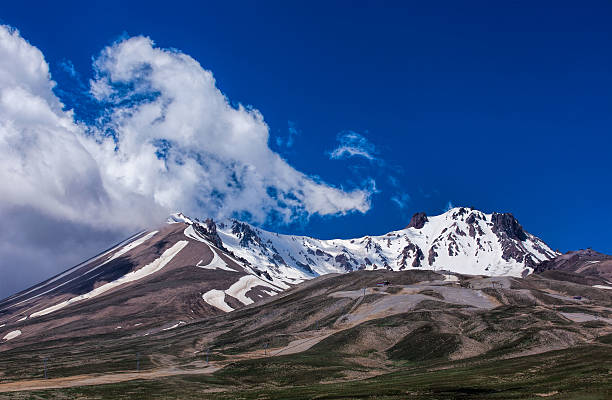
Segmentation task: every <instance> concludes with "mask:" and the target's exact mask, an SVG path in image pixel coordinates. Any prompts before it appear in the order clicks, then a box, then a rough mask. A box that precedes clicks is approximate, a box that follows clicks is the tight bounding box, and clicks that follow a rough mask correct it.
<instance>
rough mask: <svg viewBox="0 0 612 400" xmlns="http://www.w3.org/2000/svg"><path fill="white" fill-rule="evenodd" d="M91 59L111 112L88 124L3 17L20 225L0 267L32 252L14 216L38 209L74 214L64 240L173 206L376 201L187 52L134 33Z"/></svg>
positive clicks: (3, 206) (3, 101)
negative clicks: (328, 174)
mask: <svg viewBox="0 0 612 400" xmlns="http://www.w3.org/2000/svg"><path fill="white" fill-rule="evenodd" d="M94 71H95V78H94V79H93V80H92V81H91V82H90V90H91V95H92V97H93V98H94V99H95V101H96V102H97V104H98V105H99V106H100V107H104V108H105V110H106V112H105V114H104V115H103V117H101V118H100V119H99V121H98V123H97V124H94V125H91V126H88V125H85V124H84V123H77V122H75V118H74V115H73V113H72V112H71V111H65V110H64V106H63V104H62V103H61V102H60V100H59V99H58V98H57V97H56V96H55V94H54V92H53V88H54V86H55V83H54V82H53V81H52V80H51V76H50V73H49V67H48V64H47V63H46V61H45V59H44V56H43V54H42V53H41V52H40V51H39V50H38V49H37V48H36V47H34V46H32V45H30V44H29V43H28V42H27V41H26V40H24V39H23V38H22V37H21V36H20V35H19V33H18V32H17V31H15V30H13V29H11V28H9V27H6V26H0V152H1V153H2V158H1V159H0V190H1V191H2V194H3V195H2V198H1V199H0V217H1V218H3V220H7V219H9V220H10V221H11V224H13V225H15V226H16V227H17V226H19V227H20V228H19V229H21V231H20V235H19V237H20V239H19V240H14V241H13V242H11V238H10V237H9V238H8V239H6V240H7V242H5V243H4V247H3V248H1V249H0V259H2V260H3V261H1V263H2V264H0V267H1V269H2V271H0V273H2V274H3V276H4V273H5V272H6V271H7V270H17V269H16V268H21V267H22V266H21V265H20V264H23V263H24V262H26V261H27V260H26V258H25V256H20V255H19V254H25V252H27V251H35V250H34V249H27V250H26V249H25V248H21V249H20V248H19V247H18V246H26V247H27V246H30V245H31V244H32V243H33V242H32V243H31V242H30V241H29V239H28V237H30V236H33V235H35V234H38V235H40V233H41V232H40V231H39V232H38V233H36V232H34V231H35V230H36V227H35V225H36V224H34V226H32V225H31V224H25V225H21V223H17V222H24V223H25V222H26V221H31V216H33V215H37V216H39V217H40V220H43V219H44V220H45V221H54V222H57V223H58V224H68V225H66V226H65V227H64V228H62V229H63V231H64V233H65V234H66V235H68V236H70V232H78V236H74V235H73V236H72V237H71V238H70V239H65V240H64V242H65V243H72V242H73V241H72V240H73V239H74V243H79V240H81V243H82V241H83V240H86V239H79V238H83V237H85V236H88V237H100V238H102V237H103V238H104V240H101V241H100V243H102V242H104V243H107V242H109V241H111V240H112V238H115V237H116V238H119V237H120V236H121V235H125V234H127V232H130V233H131V232H132V231H133V230H135V229H138V228H140V227H143V226H146V225H147V224H150V223H151V222H152V221H156V220H161V219H162V218H164V217H165V216H166V215H167V214H168V213H169V212H171V211H175V210H181V211H183V212H185V213H188V214H193V215H197V216H213V217H217V218H219V217H226V216H243V217H248V218H249V219H250V220H251V221H253V222H265V221H266V220H267V219H268V218H270V216H271V215H273V216H274V218H275V220H277V221H278V220H280V221H282V222H291V221H293V220H295V219H300V218H304V217H308V216H310V215H313V214H319V215H341V214H345V213H349V212H354V211H357V212H366V211H367V210H368V209H369V207H370V194H371V192H370V190H369V189H368V188H353V189H352V190H345V189H343V188H341V187H335V186H332V185H330V184H328V183H325V182H323V181H321V180H320V179H318V178H315V177H310V176H307V175H305V174H303V173H301V172H299V171H297V170H296V169H294V168H293V167H292V166H291V165H289V164H288V163H287V162H286V161H285V160H283V159H282V158H281V157H280V156H279V155H278V154H277V153H275V152H273V151H272V150H271V149H270V148H269V146H268V140H269V129H268V126H267V125H266V123H265V121H264V118H263V116H262V115H261V114H260V113H259V112H258V111H257V110H255V109H253V108H252V107H246V106H243V105H238V106H232V105H231V104H230V102H229V100H228V99H227V98H226V97H225V96H224V95H223V93H221V92H220V91H219V89H217V87H216V84H215V79H214V77H213V74H212V72H211V71H208V70H206V69H204V68H202V66H201V65H200V64H199V63H198V62H197V61H196V60H194V59H193V58H191V57H190V56H188V55H186V54H184V53H181V52H179V51H176V50H166V49H160V48H157V47H155V45H154V43H153V41H152V40H150V39H149V38H146V37H134V38H128V39H125V40H122V41H120V42H117V43H115V44H113V45H111V46H109V47H107V48H105V49H104V50H103V51H102V52H101V53H100V55H99V56H98V57H97V58H96V60H95V62H94ZM47 225H49V226H51V225H52V224H51V223H50V222H49V223H48V224H47ZM69 227H72V228H73V229H71V228H69ZM15 229H17V228H15ZM84 231H88V232H89V234H88V235H86V234H84V233H83V232H84ZM45 232H48V233H49V236H48V237H47V239H48V240H47V241H46V242H45V241H44V240H38V241H37V243H38V244H39V245H40V243H43V242H44V243H46V246H47V247H46V248H45V249H43V250H44V251H43V250H41V254H40V257H38V258H36V257H34V255H33V254H32V253H30V256H31V257H30V259H29V261H28V262H29V263H32V262H33V260H34V259H37V260H38V261H39V262H40V261H41V260H43V259H45V255H46V254H52V253H53V251H57V250H61V249H65V245H62V246H64V247H61V246H60V245H58V244H57V239H56V238H54V237H53V234H52V229H49V230H45ZM4 233H5V234H6V231H5V232H4ZM9 236H10V235H9ZM11 243H12V244H14V246H13V247H11V249H10V250H9V249H7V246H9V247H10V246H11ZM29 243H30V244H29ZM54 246H55V247H54ZM31 247H33V246H31ZM43 247H44V246H43ZM73 247H74V254H75V255H74V257H75V258H74V259H73V261H74V262H76V261H78V260H79V259H80V258H83V257H84V256H86V255H87V256H89V255H91V253H89V254H82V253H83V252H84V251H85V249H86V250H87V251H88V252H90V251H91V248H89V247H88V246H81V247H79V246H78V245H77V246H73ZM90 247H91V246H90ZM20 250H21V251H20ZM9 253H10V257H9V259H6V258H5V257H3V256H4V255H9ZM32 257H34V258H32ZM68 258H69V259H71V258H70V257H68ZM69 259H66V258H65V257H64V258H62V259H61V262H62V263H68V262H69V261H70V260H69ZM71 260H72V259H71ZM48 263H49V262H48ZM65 267H67V265H55V266H51V267H49V268H50V269H53V268H55V269H62V268H65ZM32 268H33V267H32ZM1 294H2V293H0V295H1ZM4 294H7V293H4Z"/></svg>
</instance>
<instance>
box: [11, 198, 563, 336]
mask: <svg viewBox="0 0 612 400" xmlns="http://www.w3.org/2000/svg"><path fill="white" fill-rule="evenodd" d="M554 256H556V253H555V252H553V251H552V250H551V249H550V248H549V247H548V246H547V245H546V244H545V243H544V242H542V241H541V240H540V239H538V238H537V237H535V236H533V235H531V234H529V233H527V232H525V231H524V230H523V228H522V227H521V225H520V224H519V223H518V221H516V219H515V218H514V217H513V216H512V215H510V214H497V213H493V214H484V213H482V212H480V211H477V210H473V209H468V208H454V209H451V210H449V211H448V212H446V213H444V214H442V215H439V216H434V217H427V216H426V215H425V214H423V213H419V214H416V215H415V216H414V217H413V219H412V221H411V222H410V224H409V225H408V226H407V227H406V228H405V229H401V230H398V231H393V232H390V233H387V234H385V235H382V236H366V237H362V238H357V239H333V240H320V239H314V238H310V237H305V236H291V235H280V234H276V233H271V232H267V231H264V230H261V229H258V228H255V227H253V226H251V225H249V224H247V223H244V222H240V221H236V220H225V221H221V222H219V223H215V222H213V221H212V220H210V219H208V220H205V221H198V220H192V219H190V218H188V217H186V216H184V215H182V214H174V215H172V216H171V217H170V218H169V220H168V223H167V224H166V225H165V226H162V227H160V228H159V229H157V230H154V231H147V232H141V233H139V234H137V235H134V236H133V237H131V238H129V239H128V240H126V241H125V242H122V243H120V244H118V245H117V246H115V247H113V248H112V249H109V250H108V251H106V252H104V253H102V254H100V255H98V256H96V257H94V258H93V259H91V260H87V261H86V262H84V263H82V264H80V265H77V266H76V267H74V268H71V269H69V270H67V271H66V272H64V273H62V274H59V275H57V276H56V277H53V278H51V279H49V280H47V281H45V282H43V283H41V284H39V285H36V286H34V287H32V288H30V289H28V290H25V291H23V292H21V293H18V294H16V295H13V296H11V297H9V298H7V299H4V300H3V301H1V302H0V329H2V330H3V331H4V330H5V329H6V330H7V332H6V334H10V333H11V332H15V333H14V334H13V335H9V336H10V339H4V341H5V342H10V343H14V341H17V340H18V341H27V340H28V338H29V337H35V336H36V335H38V334H39V333H40V332H45V333H46V334H47V335H48V336H49V337H50V338H53V337H56V338H60V337H66V336H74V335H92V334H99V333H106V332H114V331H119V330H123V331H126V330H128V331H129V330H133V329H137V330H142V329H145V328H146V329H148V330H149V332H150V333H154V332H157V331H160V330H164V329H173V328H176V327H178V326H180V325H181V324H185V323H187V322H188V321H190V320H194V319H198V318H202V317H207V316H211V315H217V314H220V313H223V312H229V311H232V310H234V309H236V308H240V307H243V306H245V305H249V304H251V303H253V302H255V301H258V300H261V299H265V298H267V297H270V296H274V295H276V294H278V293H280V292H282V291H283V290H285V289H287V288H290V287H292V286H294V285H296V284H299V283H300V282H303V281H305V280H308V279H311V278H314V277H316V276H319V275H324V274H329V273H346V272H350V271H355V270H360V269H365V270H376V269H379V270H383V271H384V270H395V271H400V270H406V269H411V268H416V269H425V270H450V271H455V272H460V273H464V274H473V275H494V276H498V275H511V276H524V275H527V274H528V273H529V272H531V271H532V267H533V266H534V265H535V264H536V263H538V262H541V261H544V260H548V259H550V258H552V257H554ZM84 316H86V317H87V318H84ZM3 331H0V340H1V339H2V338H4V337H5V334H4V333H3ZM17 331H19V332H20V334H19V335H18V336H15V335H16V332H17Z"/></svg>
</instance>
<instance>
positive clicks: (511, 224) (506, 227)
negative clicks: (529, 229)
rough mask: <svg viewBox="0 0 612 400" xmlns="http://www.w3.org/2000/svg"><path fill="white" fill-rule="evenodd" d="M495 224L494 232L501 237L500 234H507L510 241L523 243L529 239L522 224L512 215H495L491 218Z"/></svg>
mask: <svg viewBox="0 0 612 400" xmlns="http://www.w3.org/2000/svg"><path fill="white" fill-rule="evenodd" d="M491 222H492V223H493V227H492V231H493V232H495V233H496V234H497V236H500V233H501V232H503V233H505V234H506V235H507V236H508V237H509V238H510V239H515V240H520V241H521V242H522V241H523V240H525V239H527V235H526V234H525V231H524V230H523V227H522V226H521V224H519V223H518V221H517V220H516V218H514V216H513V215H512V214H510V213H503V214H498V213H493V215H492V216H491Z"/></svg>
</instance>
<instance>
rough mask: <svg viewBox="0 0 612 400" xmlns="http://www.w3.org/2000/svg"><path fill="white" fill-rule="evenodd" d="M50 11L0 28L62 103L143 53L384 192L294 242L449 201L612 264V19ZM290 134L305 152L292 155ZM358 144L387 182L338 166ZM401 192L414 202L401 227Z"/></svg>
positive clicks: (552, 5)
mask: <svg viewBox="0 0 612 400" xmlns="http://www.w3.org/2000/svg"><path fill="white" fill-rule="evenodd" d="M40 3H41V4H38V5H36V6H33V5H32V4H28V3H27V2H11V3H10V4H8V3H7V4H3V6H2V10H1V11H0V22H2V23H6V24H9V25H12V26H14V27H16V28H18V29H19V30H20V31H21V34H22V36H23V37H25V38H26V39H27V40H29V41H30V42H31V43H32V44H33V45H35V46H37V47H38V48H39V49H41V51H42V52H43V53H44V54H45V57H46V59H47V61H48V62H49V64H50V65H51V72H52V75H53V78H54V80H56V81H57V82H58V84H59V85H58V87H60V88H63V89H64V90H69V89H70V88H71V87H74V86H75V84H74V81H71V78H70V77H69V76H68V74H66V73H65V72H64V70H63V69H62V67H61V64H62V63H63V62H66V61H70V62H72V63H73V64H74V66H75V69H76V71H77V72H78V73H79V74H80V76H81V79H82V80H83V81H84V82H86V81H87V79H89V78H90V77H91V74H92V68H91V60H92V57H93V56H95V55H97V54H98V53H99V52H100V50H101V49H102V48H103V47H104V46H107V45H109V44H111V43H112V42H113V41H115V40H117V39H118V38H119V37H121V36H122V35H125V34H127V35H130V36H131V35H138V34H143V35H147V36H150V37H151V38H152V39H153V40H155V42H156V43H157V44H158V45H159V46H161V47H173V48H177V49H180V50H181V51H183V52H185V53H187V54H189V55H190V56H192V57H193V58H195V59H196V60H198V61H199V62H200V63H201V64H202V66H203V67H204V68H206V69H209V70H212V71H213V73H214V74H215V76H216V79H217V84H218V87H219V88H220V89H221V90H222V91H223V92H224V93H225V94H226V95H227V96H228V98H229V99H231V100H232V101H234V102H240V103H243V104H250V105H253V106H254V107H255V108H257V109H259V110H260V111H261V112H262V114H263V115H264V117H265V120H266V122H267V123H268V124H269V126H270V129H271V140H270V142H271V144H270V146H271V147H272V148H273V149H275V150H276V151H278V152H279V153H281V154H282V156H283V157H284V158H285V159H287V160H288V161H289V162H290V164H292V165H293V166H294V167H296V168H297V169H298V170H300V171H303V172H305V173H308V174H312V175H318V176H320V177H321V179H322V180H324V181H326V182H329V183H331V184H335V185H344V187H346V188H352V187H357V186H359V185H360V184H361V182H362V180H363V179H365V178H367V177H373V178H375V179H376V183H377V188H378V189H379V191H380V192H379V193H378V194H376V195H375V196H374V197H373V203H372V209H371V210H370V211H369V212H368V213H367V214H365V215H361V214H353V215H350V216H347V217H341V218H312V219H311V220H310V221H309V222H308V223H307V224H304V225H300V226H291V227H281V228H280V230H282V231H286V232H292V233H304V234H309V235H313V236H318V237H338V236H340V237H351V236H361V235H365V234H381V233H384V232H387V231H389V230H392V229H397V228H401V227H403V226H405V225H406V224H407V223H408V221H409V218H410V215H412V213H414V212H416V211H421V210H424V211H426V212H427V213H428V214H437V213H439V212H441V211H443V210H444V208H445V207H446V205H447V203H448V202H449V201H450V202H452V203H453V204H454V205H466V206H470V205H471V206H475V207H476V208H479V209H482V210H484V211H487V212H491V211H499V212H512V213H513V214H515V216H517V218H518V219H519V221H520V222H521V223H522V224H523V226H524V227H525V228H526V229H527V230H528V231H530V232H532V233H534V234H537V235H539V236H540V237H542V238H543V239H544V240H545V241H546V242H548V243H549V244H550V245H551V246H552V247H554V248H559V249H560V250H562V251H566V250H570V249H578V248H584V247H593V248H594V249H596V250H599V251H604V252H607V253H612V211H611V206H612V167H611V157H610V155H611V153H612V27H611V26H612V2H610V1H590V0H589V1H574V2H563V1H550V2H548V1H514V2H504V3H505V4H501V2H490V1H482V2H478V1H464V2H457V1H447V2H445V1H433V2H403V4H402V5H399V4H400V3H385V4H384V5H383V3H382V2H378V1H377V2H356V3H353V2H320V3H315V2H278V3H276V2H268V1H262V2H217V3H223V4H213V3H210V4H204V3H202V2H192V3H188V2H181V1H173V2H171V3H168V2H155V1H147V2H132V1H130V2H113V1H104V2H82V1H78V2H44V3H43V2H40ZM58 3H61V4H58ZM90 3H97V4H93V5H92V4H90ZM123 3H129V5H126V4H123ZM285 3H295V4H285ZM71 85H72V86H71ZM58 95H60V97H62V99H63V100H64V101H65V103H66V104H68V105H70V106H72V107H76V111H77V114H78V115H79V117H80V118H86V114H87V112H88V110H87V107H86V105H83V104H72V103H71V100H70V98H69V96H66V95H65V93H64V94H63V93H62V92H61V91H58ZM288 121H292V122H293V123H294V125H295V127H296V128H297V130H298V131H299V134H298V135H297V136H295V138H294V140H295V143H294V146H293V147H291V148H285V147H278V146H277V145H276V142H275V139H276V137H277V136H279V137H281V138H285V137H286V136H287V134H288V126H289V122H288ZM346 130H352V131H355V132H358V133H361V134H363V135H364V136H366V137H367V138H368V139H369V140H370V141H371V142H372V143H373V144H374V145H375V146H376V147H377V149H378V156H379V157H380V158H381V159H384V165H381V164H380V163H371V162H368V161H366V160H359V159H350V160H330V159H329V157H328V155H327V154H326V152H328V151H330V150H332V149H333V148H334V147H335V146H336V145H337V142H336V135H337V134H338V133H339V132H342V131H346ZM390 174H391V175H393V176H394V177H396V178H397V179H399V183H400V188H401V189H399V191H401V192H405V193H407V194H409V195H410V200H409V202H408V203H407V207H405V208H404V209H403V210H401V209H400V208H398V207H397V206H395V205H394V203H393V202H392V201H391V200H390V198H391V196H393V195H394V194H397V192H398V189H396V188H394V187H393V186H392V185H391V184H390V183H389V180H388V178H387V176H388V175H390Z"/></svg>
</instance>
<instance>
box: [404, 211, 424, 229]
mask: <svg viewBox="0 0 612 400" xmlns="http://www.w3.org/2000/svg"><path fill="white" fill-rule="evenodd" d="M427 221H428V220H427V214H425V213H424V212H418V213H416V214H414V215H413V216H412V218H411V219H410V223H409V224H408V226H407V227H406V229H407V228H415V229H421V228H422V227H423V226H425V222H427Z"/></svg>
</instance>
